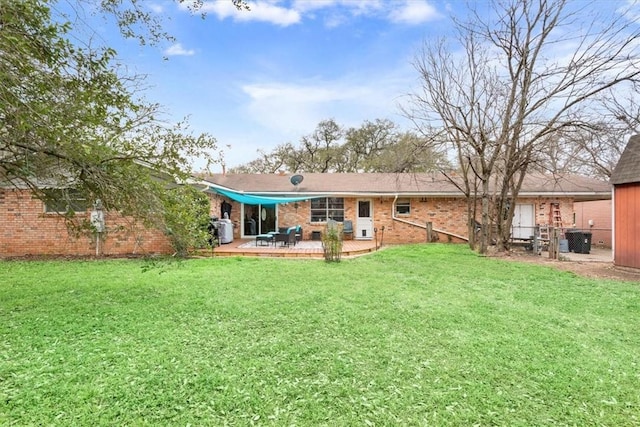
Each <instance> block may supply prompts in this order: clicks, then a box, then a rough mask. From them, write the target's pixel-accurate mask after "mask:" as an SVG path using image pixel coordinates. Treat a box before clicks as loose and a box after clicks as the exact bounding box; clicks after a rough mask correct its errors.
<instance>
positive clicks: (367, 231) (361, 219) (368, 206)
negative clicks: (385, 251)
mask: <svg viewBox="0 0 640 427" xmlns="http://www.w3.org/2000/svg"><path fill="white" fill-rule="evenodd" d="M354 238H356V239H372V238H373V205H372V203H371V200H358V218H357V219H356V230H355V236H354Z"/></svg>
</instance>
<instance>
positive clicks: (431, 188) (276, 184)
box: [204, 172, 611, 200]
mask: <svg viewBox="0 0 640 427" xmlns="http://www.w3.org/2000/svg"><path fill="white" fill-rule="evenodd" d="M302 175H303V176H304V179H303V181H302V182H301V183H300V184H298V185H297V186H294V185H293V184H292V183H291V181H290V178H291V176H292V174H215V175H210V176H207V177H205V178H204V181H205V182H206V183H210V184H213V185H212V187H213V188H215V187H221V188H223V189H230V190H233V191H238V192H244V193H251V194H256V195H264V196H270V195H286V196H292V195H314V194H318V195H328V194H330V195H336V196H348V195H354V196H364V197H366V196H384V195H396V194H397V195H400V196H423V197H427V196H430V197H461V196H462V192H461V191H460V189H459V188H458V187H456V186H455V185H454V184H453V183H452V182H451V181H450V180H448V179H447V178H446V177H445V176H444V175H443V174H441V173H438V172H433V173H417V174H413V173H405V174H395V173H304V174H302ZM520 196H521V197H524V196H541V197H560V196H572V197H574V198H576V199H582V200H601V199H608V198H610V197H611V186H610V184H609V183H608V182H604V181H600V180H596V179H592V178H588V177H584V176H578V175H571V176H564V177H557V176H552V175H545V174H530V175H529V176H527V177H526V179H525V181H524V184H523V187H522V190H521V192H520Z"/></svg>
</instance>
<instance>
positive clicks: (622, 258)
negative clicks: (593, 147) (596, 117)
mask: <svg viewBox="0 0 640 427" xmlns="http://www.w3.org/2000/svg"><path fill="white" fill-rule="evenodd" d="M611 183H612V184H613V211H614V213H613V263H614V265H616V266H619V267H630V268H640V220H639V219H638V218H640V135H634V136H632V137H631V138H630V139H629V142H628V143H627V146H626V147H625V149H624V151H623V152H622V155H621V156H620V160H619V161H618V164H617V165H616V167H615V169H614V170H613V173H612V174H611Z"/></svg>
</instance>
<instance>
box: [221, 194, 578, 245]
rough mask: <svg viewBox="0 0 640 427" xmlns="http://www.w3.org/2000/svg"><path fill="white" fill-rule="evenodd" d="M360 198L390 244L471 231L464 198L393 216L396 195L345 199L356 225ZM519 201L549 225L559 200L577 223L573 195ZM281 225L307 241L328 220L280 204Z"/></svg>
mask: <svg viewBox="0 0 640 427" xmlns="http://www.w3.org/2000/svg"><path fill="white" fill-rule="evenodd" d="M210 197H211V201H212V203H211V212H212V215H214V216H218V217H219V216H220V204H221V203H222V201H223V200H226V199H224V198H222V197H220V196H216V195H210ZM358 200H370V201H371V202H372V210H373V227H375V228H377V229H378V238H381V237H382V227H384V242H385V243H390V244H399V243H420V242H426V240H427V232H426V229H425V226H426V223H427V222H431V223H432V224H433V228H434V229H436V230H442V231H444V232H446V233H451V234H453V235H459V236H463V237H466V236H467V235H468V230H467V205H466V201H465V200H464V199H463V198H431V197H426V198H425V197H413V198H411V199H410V201H411V210H410V213H409V214H406V215H396V219H394V218H393V217H394V215H393V211H392V210H393V201H394V197H370V198H360V199H359V198H353V197H348V198H345V199H344V209H345V213H344V216H345V219H347V220H352V221H353V224H354V228H355V227H356V221H357V207H358ZM227 202H229V200H227ZM230 202H231V204H232V206H233V208H232V211H231V220H232V222H233V223H234V238H240V237H241V225H242V224H241V223H240V218H241V214H242V212H241V206H240V203H238V202H234V201H230ZM518 203H519V204H520V203H522V204H531V205H533V206H534V215H535V224H549V223H550V222H552V221H553V218H552V217H551V216H552V208H551V203H558V207H559V209H560V213H561V219H562V225H563V227H565V228H570V227H572V226H573V199H571V198H563V199H558V198H553V199H552V198H527V199H521V200H518ZM277 215H278V226H279V227H288V226H292V225H301V226H302V228H303V232H304V236H303V238H304V239H305V240H310V239H311V235H312V232H313V231H322V230H324V228H325V223H313V224H312V223H311V222H310V202H308V201H307V202H299V203H297V204H296V203H288V204H280V205H278V207H277ZM446 233H439V239H440V241H441V242H447V241H453V242H463V241H464V240H461V239H458V238H455V237H452V236H450V235H447V234H446Z"/></svg>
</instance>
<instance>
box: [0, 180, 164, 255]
mask: <svg viewBox="0 0 640 427" xmlns="http://www.w3.org/2000/svg"><path fill="white" fill-rule="evenodd" d="M65 209H66V207H65ZM59 210H61V209H60V207H57V206H55V203H50V204H47V203H44V202H42V201H41V200H39V199H37V198H36V197H34V196H33V195H32V193H31V191H30V190H26V189H20V188H0V257H3V258H5V257H23V256H53V255H56V256H59V255H63V256H92V255H96V252H97V251H96V250H97V249H98V252H99V254H100V255H107V256H108V255H118V256H120V255H131V254H149V253H171V252H172V248H171V245H170V243H169V241H168V240H167V238H166V236H165V235H164V234H163V233H162V231H160V230H156V229H148V228H145V227H143V226H142V225H140V224H136V223H134V222H132V221H131V219H129V218H126V217H123V216H122V215H120V214H118V213H117V212H104V216H105V224H106V233H104V234H103V239H101V240H100V242H99V247H97V244H98V241H97V239H96V236H86V235H80V236H75V235H73V233H70V232H69V230H68V229H67V226H66V224H65V221H64V219H63V218H62V216H61V215H60V214H59V213H58V211H59ZM75 215H78V216H80V217H81V219H82V218H83V217H84V218H87V219H89V217H90V215H91V207H90V206H87V204H86V203H82V204H81V206H80V207H76V208H75Z"/></svg>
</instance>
